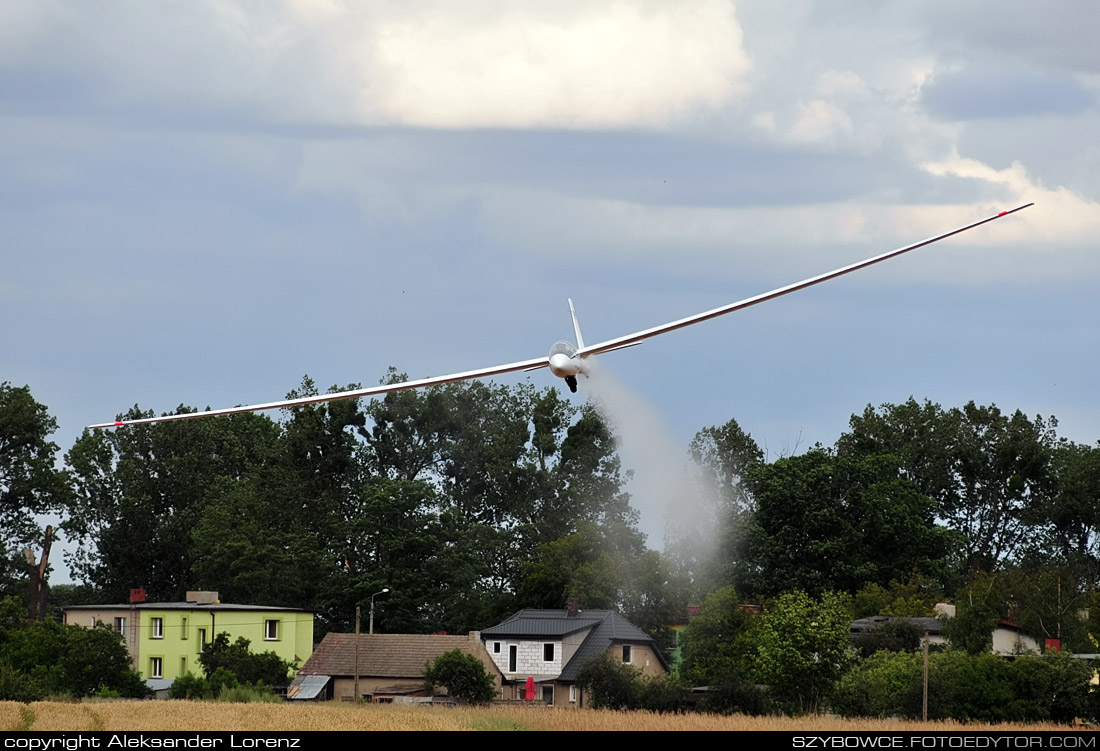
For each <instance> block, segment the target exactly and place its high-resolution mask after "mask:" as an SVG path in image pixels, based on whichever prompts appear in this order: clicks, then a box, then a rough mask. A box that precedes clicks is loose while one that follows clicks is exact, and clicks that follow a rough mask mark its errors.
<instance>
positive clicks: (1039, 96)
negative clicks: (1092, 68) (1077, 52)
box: [921, 66, 1096, 120]
mask: <svg viewBox="0 0 1100 751" xmlns="http://www.w3.org/2000/svg"><path fill="white" fill-rule="evenodd" d="M921 99H922V101H923V103H924V105H925V106H926V107H927V108H928V110H929V111H930V112H931V113H932V114H933V115H935V116H937V117H941V118H946V119H953V120H974V119H979V118H1014V117H1024V116H1043V115H1076V114H1080V113H1081V112H1084V111H1085V110H1087V109H1089V108H1090V107H1091V106H1093V105H1094V104H1095V103H1096V97H1095V96H1094V95H1093V94H1092V93H1091V92H1090V91H1089V90H1088V89H1087V88H1085V87H1084V86H1082V85H1081V84H1080V83H1079V82H1078V81H1077V80H1076V79H1075V78H1074V77H1073V76H1072V75H1070V74H1067V73H1058V74H1054V73H1042V72H1038V71H1034V70H1018V69H1017V70H1013V69H1012V68H1008V69H1006V68H1004V67H1000V68H997V69H994V68H992V67H985V66H977V67H967V68H964V69H961V70H954V71H947V72H940V73H937V74H935V75H934V76H933V77H932V78H931V79H930V80H929V81H928V82H927V83H926V84H925V86H924V87H923V88H922V89H921Z"/></svg>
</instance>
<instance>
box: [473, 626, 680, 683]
mask: <svg viewBox="0 0 1100 751" xmlns="http://www.w3.org/2000/svg"><path fill="white" fill-rule="evenodd" d="M586 629H591V631H590V633H589V634H588V636H586V637H585V639H584V641H583V642H581V645H580V647H578V648H577V651H576V653H574V655H573V657H572V659H570V660H569V663H568V664H567V665H566V666H565V667H564V668H562V671H561V675H559V676H558V680H562V681H572V680H576V677H577V671H578V670H580V667H581V665H583V664H584V663H586V662H588V661H589V660H590V659H592V658H593V657H597V656H599V655H601V654H603V653H604V652H606V651H607V650H609V649H610V648H611V645H612V644H645V645H648V646H650V647H652V648H653V653H654V654H655V655H657V659H658V660H660V662H661V666H662V667H663V668H664V669H665V670H668V663H666V662H665V658H664V655H662V654H661V650H659V649H658V648H657V643H656V642H654V641H653V637H651V636H650V635H649V634H647V633H646V632H644V631H642V630H641V629H640V628H638V627H637V626H635V625H634V624H633V623H631V622H630V621H628V620H627V619H626V618H623V617H622V616H621V615H619V614H618V613H616V612H615V611H613V610H582V611H580V612H579V613H577V614H576V615H569V613H568V611H566V610H536V609H527V610H520V611H519V612H517V613H514V614H513V615H512V616H511V617H510V618H508V619H507V620H505V621H503V622H502V623H498V624H497V625H496V626H491V627H490V628H487V629H484V630H483V631H482V632H481V637H482V639H487V638H500V639H507V638H509V637H511V638H517V639H532V638H540V637H563V636H568V635H569V634H575V633H577V632H578V631H583V630H586Z"/></svg>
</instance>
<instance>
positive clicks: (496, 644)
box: [493, 641, 500, 655]
mask: <svg viewBox="0 0 1100 751" xmlns="http://www.w3.org/2000/svg"><path fill="white" fill-rule="evenodd" d="M493 654H495V655H498V654H500V642H498V641H495V642H493Z"/></svg>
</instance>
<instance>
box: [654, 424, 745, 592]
mask: <svg viewBox="0 0 1100 751" xmlns="http://www.w3.org/2000/svg"><path fill="white" fill-rule="evenodd" d="M688 453H689V455H690V456H691V458H692V460H693V461H694V463H695V466H696V467H697V468H698V470H699V473H700V475H701V476H700V477H699V478H698V482H699V484H700V487H699V488H698V491H697V492H696V493H695V503H694V507H693V508H691V509H684V513H681V514H677V516H676V518H675V519H672V520H670V522H669V524H668V528H667V532H666V544H665V549H666V551H667V553H668V556H669V558H670V561H671V562H672V564H673V566H674V567H675V568H676V569H677V570H678V571H679V572H680V573H681V574H682V575H684V576H686V577H687V578H688V579H689V580H690V581H691V583H692V592H693V595H694V596H695V597H696V598H699V597H702V595H703V594H704V593H706V592H710V591H713V590H714V589H716V588H718V587H720V586H722V585H723V584H729V583H731V582H733V581H737V580H739V579H740V578H741V571H742V569H743V566H744V557H743V555H744V543H745V531H746V530H747V528H748V524H749V520H750V518H751V516H752V512H753V511H754V510H755V507H756V504H755V500H754V499H753V496H752V492H751V490H750V488H749V485H748V482H747V481H746V476H747V474H748V473H749V472H751V471H752V470H753V468H754V467H756V466H757V465H759V464H760V463H761V462H763V460H764V453H763V451H761V450H760V447H759V446H757V445H756V442H755V441H754V440H753V439H752V436H750V435H749V434H748V433H746V432H744V431H743V430H742V429H741V426H740V425H738V424H737V421H736V420H729V421H728V422H727V423H726V424H724V425H722V426H719V427H709V428H703V429H702V430H700V431H699V432H698V433H696V434H695V437H694V438H693V439H692V441H691V444H690V446H689V448H688Z"/></svg>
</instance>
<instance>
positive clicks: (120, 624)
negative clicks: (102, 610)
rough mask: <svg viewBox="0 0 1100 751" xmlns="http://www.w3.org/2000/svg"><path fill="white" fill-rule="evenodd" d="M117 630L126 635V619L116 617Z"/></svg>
mask: <svg viewBox="0 0 1100 751" xmlns="http://www.w3.org/2000/svg"><path fill="white" fill-rule="evenodd" d="M115 631H117V632H119V633H120V634H122V635H123V636H126V619H125V618H115Z"/></svg>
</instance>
